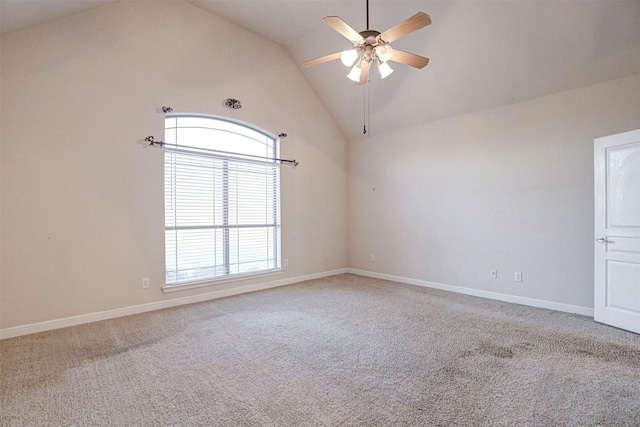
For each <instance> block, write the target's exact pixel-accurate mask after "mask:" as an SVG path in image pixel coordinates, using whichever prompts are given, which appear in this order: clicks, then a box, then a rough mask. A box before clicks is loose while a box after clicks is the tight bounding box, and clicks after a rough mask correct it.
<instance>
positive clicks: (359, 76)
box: [303, 0, 431, 85]
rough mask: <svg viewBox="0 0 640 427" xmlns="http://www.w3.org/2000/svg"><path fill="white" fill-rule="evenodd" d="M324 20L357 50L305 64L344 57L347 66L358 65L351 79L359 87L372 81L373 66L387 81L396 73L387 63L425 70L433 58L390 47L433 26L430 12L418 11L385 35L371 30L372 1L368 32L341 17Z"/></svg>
mask: <svg viewBox="0 0 640 427" xmlns="http://www.w3.org/2000/svg"><path fill="white" fill-rule="evenodd" d="M322 21H324V23H325V24H327V25H328V26H330V27H331V28H333V29H334V30H336V31H337V32H338V33H340V34H342V35H343V36H344V37H346V38H347V39H348V40H349V41H351V43H353V49H350V50H346V51H344V52H338V53H332V54H331V55H326V56H321V57H320V58H316V59H311V60H309V61H305V62H303V65H304V66H305V67H310V66H312V65H316V64H322V63H323V62H328V61H333V60H334V59H338V58H340V59H341V60H342V63H343V64H344V65H346V66H347V67H350V66H352V65H354V64H355V65H354V66H353V68H352V69H351V72H350V73H349V74H348V76H347V77H348V78H349V79H351V80H353V81H354V82H356V85H361V84H364V83H366V82H367V81H368V80H369V69H370V68H371V64H372V63H377V64H378V70H379V71H380V77H381V78H383V79H384V78H385V77H387V76H388V75H389V74H391V73H392V72H393V69H392V68H391V67H390V66H389V64H387V61H395V62H399V63H401V64H405V65H409V66H411V67H415V68H424V67H425V66H426V65H427V64H428V63H429V58H425V57H424V56H420V55H416V54H413V53H409V52H404V51H402V50H398V49H393V48H392V47H391V45H390V44H389V43H391V42H393V41H395V40H398V39H399V38H401V37H404V36H406V35H407V34H410V33H412V32H414V31H416V30H419V29H420V28H422V27H426V26H427V25H429V24H431V18H430V17H429V15H427V14H426V13H422V12H418V13H416V14H415V15H413V16H412V17H411V18H409V19H405V20H404V21H402V22H400V23H399V24H397V25H395V26H393V27H391V28H389V29H388V30H386V31H384V32H382V33H381V32H379V31H375V30H370V29H369V0H367V29H366V30H364V31H360V32H357V31H356V30H354V29H353V28H351V27H350V26H349V24H347V23H346V22H344V21H343V20H342V19H341V18H340V17H338V16H327V17H326V18H324V19H323V20H322Z"/></svg>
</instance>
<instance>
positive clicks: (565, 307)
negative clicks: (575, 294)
mask: <svg viewBox="0 0 640 427" xmlns="http://www.w3.org/2000/svg"><path fill="white" fill-rule="evenodd" d="M347 272H348V273H351V274H356V275H359V276H366V277H373V278H376V279H383V280H391V281H394V282H400V283H406V284H408V285H416V286H424V287H426V288H434V289H440V290H443V291H450V292H456V293H459V294H466V295H473V296H476V297H482V298H489V299H494V300H498V301H505V302H511V303H515V304H521V305H529V306H532V307H538V308H547V309H549V310H556V311H563V312H565V313H575V314H581V315H583V316H589V317H593V308H589V307H580V306H577V305H570V304H562V303H558V302H552V301H545V300H539V299H535V298H527V297H519V296H516V295H509V294H501V293H498V292H490V291H483V290H481V289H473V288H465V287H462V286H453V285H445V284H442V283H436V282H429V281H426V280H418V279H410V278H408V277H401V276H392V275H390V274H382V273H374V272H372V271H366V270H357V269H353V268H349V269H347Z"/></svg>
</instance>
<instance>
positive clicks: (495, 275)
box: [489, 270, 498, 279]
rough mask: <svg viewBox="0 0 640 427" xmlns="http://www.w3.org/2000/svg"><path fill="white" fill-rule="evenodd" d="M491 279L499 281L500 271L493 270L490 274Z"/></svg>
mask: <svg viewBox="0 0 640 427" xmlns="http://www.w3.org/2000/svg"><path fill="white" fill-rule="evenodd" d="M489 277H491V278H492V279H497V278H498V270H491V271H490V272H489Z"/></svg>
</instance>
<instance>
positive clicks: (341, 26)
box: [323, 16, 364, 43]
mask: <svg viewBox="0 0 640 427" xmlns="http://www.w3.org/2000/svg"><path fill="white" fill-rule="evenodd" d="M323 21H324V23H325V24H327V25H328V26H330V27H331V28H333V29H334V30H336V31H337V32H339V33H340V34H342V35H343V36H345V37H346V38H347V39H349V40H351V41H352V42H353V43H358V42H361V41H363V40H364V39H363V38H362V36H361V35H360V33H358V32H357V31H356V30H354V29H353V28H351V27H350V26H349V24H347V23H346V22H344V21H343V20H342V18H340V17H339V16H327V17H326V18H324V19H323Z"/></svg>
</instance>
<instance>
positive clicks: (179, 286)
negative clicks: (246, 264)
mask: <svg viewBox="0 0 640 427" xmlns="http://www.w3.org/2000/svg"><path fill="white" fill-rule="evenodd" d="M282 273H284V270H282V269H280V268H279V269H275V270H269V271H264V272H260V273H251V274H235V275H233V276H224V277H220V278H216V279H207V280H202V281H198V282H182V283H172V284H168V285H164V286H163V287H162V292H164V293H165V294H166V293H169V292H177V291H186V290H189V289H197V288H204V287H207V286H215V285H221V284H223V283H231V282H239V281H241V280H249V279H255V278H258V277H268V276H276V275H279V274H282Z"/></svg>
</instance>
